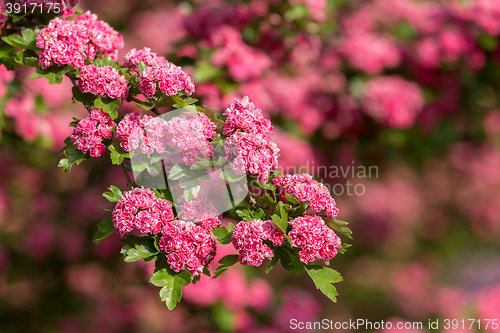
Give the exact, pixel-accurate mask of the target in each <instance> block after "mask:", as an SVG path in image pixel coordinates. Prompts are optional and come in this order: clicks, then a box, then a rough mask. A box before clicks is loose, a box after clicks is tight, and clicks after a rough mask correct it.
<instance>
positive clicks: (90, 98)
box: [71, 87, 97, 108]
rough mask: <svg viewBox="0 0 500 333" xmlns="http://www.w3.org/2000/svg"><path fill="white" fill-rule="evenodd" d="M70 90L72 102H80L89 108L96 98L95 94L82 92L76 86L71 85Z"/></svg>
mask: <svg viewBox="0 0 500 333" xmlns="http://www.w3.org/2000/svg"><path fill="white" fill-rule="evenodd" d="M71 90H72V92H73V101H74V102H76V103H82V104H83V105H85V106H86V107H87V108H90V107H91V106H93V105H94V101H95V99H96V98H97V97H96V95H93V94H91V93H84V92H82V91H81V90H80V89H79V88H78V87H73V88H72V89H71Z"/></svg>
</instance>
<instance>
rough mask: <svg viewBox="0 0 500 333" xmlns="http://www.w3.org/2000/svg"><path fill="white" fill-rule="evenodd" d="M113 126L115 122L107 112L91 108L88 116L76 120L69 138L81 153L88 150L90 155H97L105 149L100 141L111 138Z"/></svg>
mask: <svg viewBox="0 0 500 333" xmlns="http://www.w3.org/2000/svg"><path fill="white" fill-rule="evenodd" d="M115 126H116V124H115V122H114V121H113V120H112V119H111V117H110V116H109V115H108V114H107V113H105V112H103V111H102V110H93V111H92V113H91V114H90V117H87V118H85V119H82V120H80V121H79V122H78V125H77V126H76V128H75V129H74V131H73V134H71V136H70V139H71V142H72V143H73V144H74V145H75V146H76V148H78V149H79V150H81V152H82V153H84V154H85V153H87V152H90V156H92V157H99V156H101V155H102V154H103V153H104V151H105V150H106V146H105V145H104V144H103V143H102V141H103V140H104V139H111V138H112V136H113V128H114V127H115Z"/></svg>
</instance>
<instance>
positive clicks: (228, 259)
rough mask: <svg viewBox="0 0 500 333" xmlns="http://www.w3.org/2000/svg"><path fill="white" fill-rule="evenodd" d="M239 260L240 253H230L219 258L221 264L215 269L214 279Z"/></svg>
mask: <svg viewBox="0 0 500 333" xmlns="http://www.w3.org/2000/svg"><path fill="white" fill-rule="evenodd" d="M237 262H238V255H237V254H228V255H227V256H224V257H222V258H221V259H220V260H219V264H221V265H220V266H219V267H217V269H216V270H215V273H214V276H213V277H212V279H215V278H216V277H218V276H219V275H221V274H222V273H224V272H225V271H227V270H228V269H229V267H231V266H233V265H234V264H236V263H237Z"/></svg>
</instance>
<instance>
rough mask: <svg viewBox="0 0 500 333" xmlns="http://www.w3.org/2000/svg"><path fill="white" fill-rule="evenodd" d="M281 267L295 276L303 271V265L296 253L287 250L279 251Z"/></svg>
mask: <svg viewBox="0 0 500 333" xmlns="http://www.w3.org/2000/svg"><path fill="white" fill-rule="evenodd" d="M280 259H281V265H282V266H283V268H284V269H286V270H287V271H290V272H292V273H293V274H295V275H299V274H300V273H302V272H303V271H304V266H305V265H304V263H303V262H302V261H300V257H299V255H298V251H297V252H295V253H294V252H290V251H289V250H288V249H287V248H282V251H281V256H280Z"/></svg>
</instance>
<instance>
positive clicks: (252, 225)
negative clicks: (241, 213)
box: [232, 219, 285, 266]
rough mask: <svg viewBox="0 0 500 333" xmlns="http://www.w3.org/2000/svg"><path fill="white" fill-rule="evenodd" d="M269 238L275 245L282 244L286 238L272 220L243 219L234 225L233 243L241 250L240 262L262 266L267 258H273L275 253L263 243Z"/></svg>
mask: <svg viewBox="0 0 500 333" xmlns="http://www.w3.org/2000/svg"><path fill="white" fill-rule="evenodd" d="M267 239H268V240H270V241H271V242H272V243H273V246H279V245H282V244H283V242H284V240H285V234H284V233H283V232H282V231H281V230H280V229H279V228H278V227H277V226H276V224H274V222H273V221H272V220H269V221H262V220H258V219H257V220H252V221H241V222H240V223H238V224H237V225H236V226H234V229H233V237H232V243H233V246H234V248H235V249H236V250H238V251H239V258H238V260H239V262H240V264H242V265H250V266H260V265H261V264H262V261H263V260H264V259H265V258H267V259H271V258H272V257H273V256H274V253H273V251H272V250H271V248H270V247H269V246H267V245H266V244H264V243H263V241H264V240H267Z"/></svg>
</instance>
